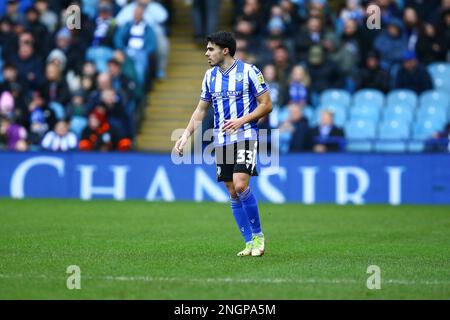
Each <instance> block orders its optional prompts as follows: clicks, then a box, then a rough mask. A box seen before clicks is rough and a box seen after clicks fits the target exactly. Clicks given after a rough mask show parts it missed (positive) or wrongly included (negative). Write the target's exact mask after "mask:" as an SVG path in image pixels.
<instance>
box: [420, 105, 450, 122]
mask: <svg viewBox="0 0 450 320" xmlns="http://www.w3.org/2000/svg"><path fill="white" fill-rule="evenodd" d="M417 119H418V120H424V119H430V120H433V119H435V121H442V122H445V120H446V119H447V108H443V107H442V106H436V105H434V104H423V105H421V106H420V107H419V110H417Z"/></svg>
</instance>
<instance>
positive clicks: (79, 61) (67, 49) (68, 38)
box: [56, 28, 84, 74]
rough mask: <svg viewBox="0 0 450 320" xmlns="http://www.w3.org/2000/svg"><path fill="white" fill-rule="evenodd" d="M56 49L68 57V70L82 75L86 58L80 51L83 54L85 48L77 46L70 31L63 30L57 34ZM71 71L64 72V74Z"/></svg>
mask: <svg viewBox="0 0 450 320" xmlns="http://www.w3.org/2000/svg"><path fill="white" fill-rule="evenodd" d="M56 48H57V49H60V50H61V51H62V52H63V53H64V55H65V56H66V58H67V67H68V69H69V70H73V71H75V73H77V74H80V72H81V68H82V65H83V60H84V56H83V55H81V54H80V50H81V52H83V47H81V48H80V47H78V46H77V45H76V42H75V39H73V37H72V34H71V32H70V31H69V29H67V28H62V29H60V30H59V31H58V33H57V34H56ZM69 70H67V69H66V70H63V72H64V74H66V73H67V72H68V71H69Z"/></svg>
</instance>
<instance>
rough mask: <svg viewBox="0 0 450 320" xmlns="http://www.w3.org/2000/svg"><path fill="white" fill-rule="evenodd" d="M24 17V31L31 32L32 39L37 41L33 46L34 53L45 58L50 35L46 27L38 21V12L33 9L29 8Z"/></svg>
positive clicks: (48, 48)
mask: <svg viewBox="0 0 450 320" xmlns="http://www.w3.org/2000/svg"><path fill="white" fill-rule="evenodd" d="M25 17H26V23H25V26H26V29H27V30H29V31H30V32H31V34H32V35H33V39H38V41H36V43H35V44H34V47H35V49H36V53H37V54H38V55H40V56H46V55H47V54H48V52H49V51H50V45H51V44H50V43H49V39H50V38H49V36H50V34H49V32H48V30H47V27H46V26H45V25H43V24H42V23H41V22H40V21H39V11H38V10H37V9H36V8H34V7H30V8H28V9H27V11H26V13H25Z"/></svg>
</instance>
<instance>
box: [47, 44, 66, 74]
mask: <svg viewBox="0 0 450 320" xmlns="http://www.w3.org/2000/svg"><path fill="white" fill-rule="evenodd" d="M46 63H47V64H49V63H53V64H55V65H58V67H59V69H60V71H61V72H64V70H66V67H67V57H66V55H65V54H64V52H63V51H62V50H60V49H53V50H52V51H51V52H50V54H49V55H48V57H47V60H46Z"/></svg>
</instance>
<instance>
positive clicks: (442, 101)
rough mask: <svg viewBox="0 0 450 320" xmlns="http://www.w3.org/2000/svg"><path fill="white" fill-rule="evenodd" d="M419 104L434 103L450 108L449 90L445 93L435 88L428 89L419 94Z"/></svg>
mask: <svg viewBox="0 0 450 320" xmlns="http://www.w3.org/2000/svg"><path fill="white" fill-rule="evenodd" d="M419 103H420V105H425V104H426V105H431V104H433V105H435V106H443V107H444V108H446V109H447V108H450V92H449V93H446V92H443V91H437V90H428V91H425V92H424V93H422V94H421V95H420V99H419Z"/></svg>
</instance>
